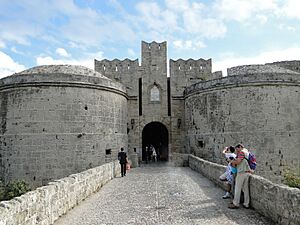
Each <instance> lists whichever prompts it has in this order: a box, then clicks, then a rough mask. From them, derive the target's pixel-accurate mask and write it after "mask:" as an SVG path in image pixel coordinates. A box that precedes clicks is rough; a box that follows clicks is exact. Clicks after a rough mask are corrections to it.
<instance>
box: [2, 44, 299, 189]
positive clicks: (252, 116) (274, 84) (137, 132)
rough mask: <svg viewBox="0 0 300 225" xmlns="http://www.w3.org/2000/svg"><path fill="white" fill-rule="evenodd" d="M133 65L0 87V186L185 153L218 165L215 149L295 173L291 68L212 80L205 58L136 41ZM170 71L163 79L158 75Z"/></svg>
mask: <svg viewBox="0 0 300 225" xmlns="http://www.w3.org/2000/svg"><path fill="white" fill-rule="evenodd" d="M141 52H142V55H141V64H139V62H138V59H136V60H129V59H125V60H118V59H115V60H111V61H110V60H106V59H104V60H101V61H98V60H95V71H93V70H90V69H87V68H84V67H81V66H66V65H56V66H54V65H53V66H41V67H35V68H31V69H29V70H25V71H23V72H21V73H17V74H14V75H12V76H9V77H6V78H3V79H1V80H0V106H1V108H0V123H1V124H0V178H1V179H2V180H3V181H4V183H7V182H9V181H11V180H16V179H25V180H26V181H28V182H30V183H31V184H33V185H35V186H38V185H43V184H46V183H47V182H49V181H51V180H54V179H57V178H61V177H65V176H67V175H69V174H72V173H76V172H80V171H83V170H86V169H88V168H91V167H95V166H98V165H102V164H104V163H105V162H110V161H113V160H116V159H117V153H118V150H119V149H120V148H121V147H125V149H128V153H129V156H130V154H131V153H133V152H134V151H136V152H137V154H139V157H140V159H141V160H146V156H147V151H146V149H148V147H150V146H151V145H152V146H153V147H154V148H155V150H156V152H157V159H158V160H160V161H173V162H175V163H176V164H179V165H184V164H185V163H186V162H185V160H187V159H188V157H186V155H187V154H193V155H196V156H200V157H202V158H204V159H207V160H209V161H212V162H216V163H223V161H222V155H221V149H223V147H224V146H228V145H232V144H236V143H243V144H244V145H245V146H246V147H247V148H249V149H250V150H251V151H252V152H254V153H255V154H256V157H257V161H258V167H257V174H259V175H262V176H264V177H266V178H268V179H270V180H272V181H275V182H279V183H280V182H281V181H282V179H283V174H284V171H285V169H291V170H293V171H294V172H296V173H297V174H298V175H299V174H300V156H299V154H297V153H298V152H299V146H300V138H299V137H300V62H299V61H286V62H275V63H269V64H266V65H250V66H239V67H234V68H229V69H228V76H226V77H222V73H221V72H220V71H218V72H214V73H212V61H211V59H208V60H205V59H198V60H193V59H188V60H182V59H179V60H172V59H171V60H170V63H169V65H170V68H167V43H166V42H162V43H156V42H152V43H146V42H142V51H141ZM167 70H169V74H170V76H169V77H168V76H167Z"/></svg>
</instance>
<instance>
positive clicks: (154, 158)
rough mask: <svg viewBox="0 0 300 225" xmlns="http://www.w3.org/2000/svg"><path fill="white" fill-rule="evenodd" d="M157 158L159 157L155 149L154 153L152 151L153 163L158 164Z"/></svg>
mask: <svg viewBox="0 0 300 225" xmlns="http://www.w3.org/2000/svg"><path fill="white" fill-rule="evenodd" d="M156 156H157V154H156V150H155V148H154V147H153V151H152V160H153V162H156Z"/></svg>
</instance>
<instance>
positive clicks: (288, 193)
mask: <svg viewBox="0 0 300 225" xmlns="http://www.w3.org/2000/svg"><path fill="white" fill-rule="evenodd" d="M189 167H190V168H191V169H193V170H195V171H197V172H200V173H201V174H203V175H204V176H206V177H207V178H209V179H210V180H212V181H213V182H215V183H216V184H218V185H219V186H221V187H224V184H223V183H224V182H221V181H220V180H219V176H220V175H221V174H222V173H224V171H225V166H223V165H219V164H216V163H212V162H209V161H206V160H203V159H201V158H199V157H196V156H193V155H189ZM249 187H250V205H251V207H253V208H254V209H255V210H256V211H257V212H259V213H260V214H262V215H264V216H266V217H268V218H270V219H272V220H273V221H274V222H276V223H278V224H284V225H297V224H299V221H300V211H299V209H300V190H299V189H297V188H290V187H288V186H286V185H278V184H275V183H272V182H271V181H269V180H267V179H265V178H263V177H260V176H257V175H251V176H250V179H249Z"/></svg>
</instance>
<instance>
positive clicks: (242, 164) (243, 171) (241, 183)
mask: <svg viewBox="0 0 300 225" xmlns="http://www.w3.org/2000/svg"><path fill="white" fill-rule="evenodd" d="M235 150H236V154H237V158H236V159H235V160H233V161H232V164H233V166H236V167H237V175H236V179H235V189H234V199H233V201H232V203H230V204H229V205H228V208H230V209H237V208H239V204H240V197H241V192H242V191H243V192H244V203H243V206H244V207H245V208H249V203H250V194H249V176H250V173H251V169H250V167H249V164H248V162H247V159H246V156H245V152H247V151H248V150H247V149H246V148H244V145H242V144H238V145H237V146H235Z"/></svg>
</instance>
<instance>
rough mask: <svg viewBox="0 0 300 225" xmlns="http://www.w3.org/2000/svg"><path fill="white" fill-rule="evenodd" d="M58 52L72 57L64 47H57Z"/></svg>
mask: <svg viewBox="0 0 300 225" xmlns="http://www.w3.org/2000/svg"><path fill="white" fill-rule="evenodd" d="M55 52H56V54H58V55H59V56H63V57H70V56H71V55H70V54H69V53H68V52H67V51H66V50H65V49H63V48H57V49H56V51H55Z"/></svg>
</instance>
